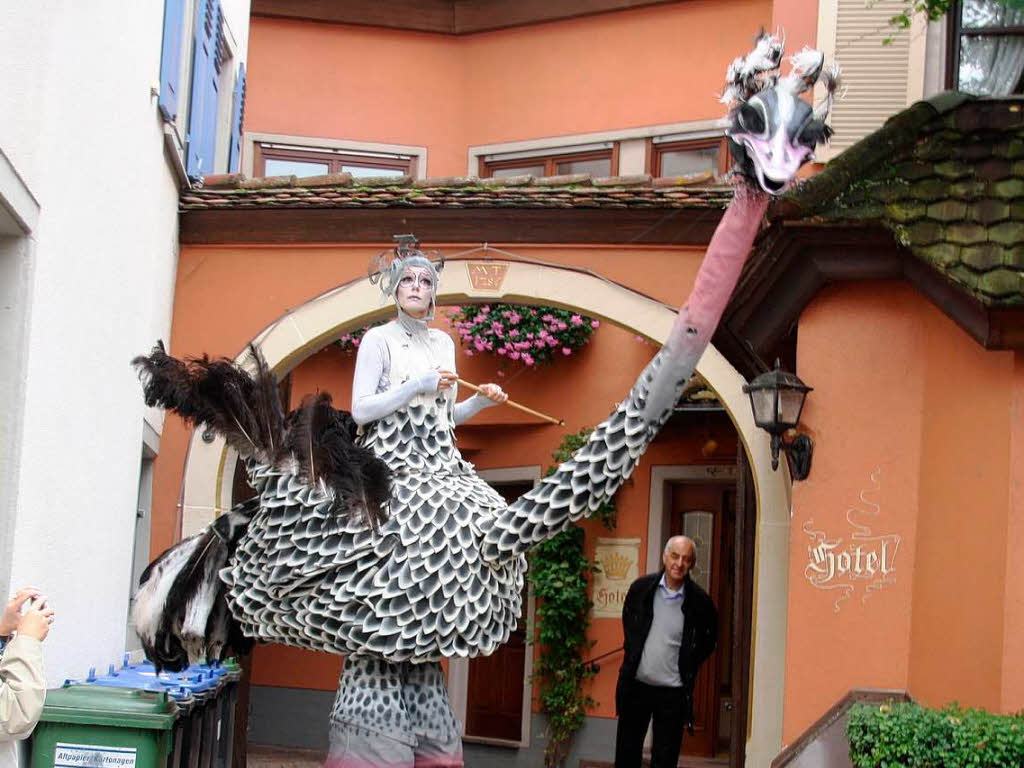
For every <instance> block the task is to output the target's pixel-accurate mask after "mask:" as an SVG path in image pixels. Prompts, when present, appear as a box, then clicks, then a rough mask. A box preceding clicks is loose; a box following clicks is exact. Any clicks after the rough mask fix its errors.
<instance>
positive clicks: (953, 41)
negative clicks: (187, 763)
mask: <svg viewBox="0 0 1024 768" xmlns="http://www.w3.org/2000/svg"><path fill="white" fill-rule="evenodd" d="M963 9H964V4H963V0H954V2H953V3H952V5H951V6H950V8H949V11H948V12H947V14H946V18H947V19H949V25H948V34H947V36H946V88H947V89H949V90H951V91H959V90H960V48H961V40H962V39H963V38H964V37H1021V36H1024V25H1021V24H1018V25H1010V26H990V27H969V28H967V29H966V30H965V29H964V27H963ZM1022 93H1024V75H1022V76H1021V79H1020V80H1019V81H1018V82H1017V86H1016V88H1015V90H1014V91H1013V92H1012V93H1009V94H1007V96H1019V95H1021V94H1022Z"/></svg>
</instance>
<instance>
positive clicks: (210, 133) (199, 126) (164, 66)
mask: <svg viewBox="0 0 1024 768" xmlns="http://www.w3.org/2000/svg"><path fill="white" fill-rule="evenodd" d="M235 47H236V46H235V44H234V38H233V36H232V35H231V30H230V29H229V28H228V24H227V19H226V18H225V15H224V11H223V9H222V7H221V3H220V0H165V1H164V26H163V41H162V44H161V55H160V93H159V98H158V105H159V109H160V114H161V116H162V118H163V120H164V122H165V123H166V124H167V128H166V129H165V135H168V136H173V137H174V138H173V146H172V148H173V151H174V152H175V153H177V155H178V156H179V157H180V158H182V159H183V160H184V170H183V173H184V174H185V175H187V176H188V177H190V178H193V179H195V178H198V177H200V176H205V175H207V174H211V173H214V172H216V171H217V170H220V171H223V170H225V169H226V170H228V171H229V172H233V171H236V170H237V169H238V165H239V153H240V149H241V135H242V119H243V111H244V108H245V65H244V64H243V63H240V62H236V61H235V56H234V51H235Z"/></svg>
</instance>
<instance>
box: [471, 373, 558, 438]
mask: <svg viewBox="0 0 1024 768" xmlns="http://www.w3.org/2000/svg"><path fill="white" fill-rule="evenodd" d="M458 381H459V384H461V385H462V386H464V387H466V388H467V389H471V390H473V391H474V392H480V393H481V394H483V390H482V389H480V387H478V386H477V385H476V384H470V383H469V382H468V381H466V380H465V379H459V380H458ZM485 397H486V395H485ZM504 405H511V406H512V407H513V408H518V409H519V410H520V411H522V412H523V413H528V414H530V415H531V416H536V417H537V418H539V419H544V421H549V422H551V423H552V424H557V425H558V426H560V427H564V426H565V420H564V419H556V418H554V417H552V416H548V415H547V414H546V413H541V412H540V411H535V410H533V408H527V407H526V406H525V405H520V404H519V403H517V402H516V401H515V400H506V401H505V402H504Z"/></svg>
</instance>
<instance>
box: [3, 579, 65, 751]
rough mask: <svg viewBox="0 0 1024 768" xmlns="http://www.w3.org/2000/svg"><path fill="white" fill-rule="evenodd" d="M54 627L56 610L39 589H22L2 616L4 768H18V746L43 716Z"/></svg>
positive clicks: (8, 604)
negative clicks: (46, 645)
mask: <svg viewBox="0 0 1024 768" xmlns="http://www.w3.org/2000/svg"><path fill="white" fill-rule="evenodd" d="M51 624H53V609H52V608H50V607H49V606H48V605H47V602H46V598H45V597H43V596H42V595H41V594H40V593H39V590H37V589H36V588H35V587H23V588H21V589H19V590H18V592H17V593H16V594H15V595H14V597H12V598H11V600H10V602H8V603H7V606H6V608H5V609H4V612H3V615H2V616H0V648H2V656H0V768H17V765H18V745H17V743H16V742H17V741H18V740H19V739H24V738H26V737H27V736H28V735H29V734H31V733H32V729H33V728H35V727H36V722H37V721H38V720H39V716H40V715H41V714H42V712H43V701H44V700H45V698H46V678H45V676H44V675H43V640H45V639H46V636H47V634H49V632H50V625H51Z"/></svg>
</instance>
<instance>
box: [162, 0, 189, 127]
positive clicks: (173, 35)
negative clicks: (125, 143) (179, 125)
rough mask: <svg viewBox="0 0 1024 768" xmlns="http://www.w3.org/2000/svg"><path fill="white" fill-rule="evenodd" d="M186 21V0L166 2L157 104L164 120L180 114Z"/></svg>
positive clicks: (169, 119) (171, 119)
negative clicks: (180, 84)
mask: <svg viewBox="0 0 1024 768" xmlns="http://www.w3.org/2000/svg"><path fill="white" fill-rule="evenodd" d="M184 22H185V0H165V2H164V42H163V48H162V49H161V51H160V98H159V99H158V100H157V104H159V106H160V111H161V112H162V113H163V116H164V120H167V121H168V122H174V119H175V118H176V117H177V116H178V86H179V83H178V78H179V76H180V74H181V34H182V28H183V26H184Z"/></svg>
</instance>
